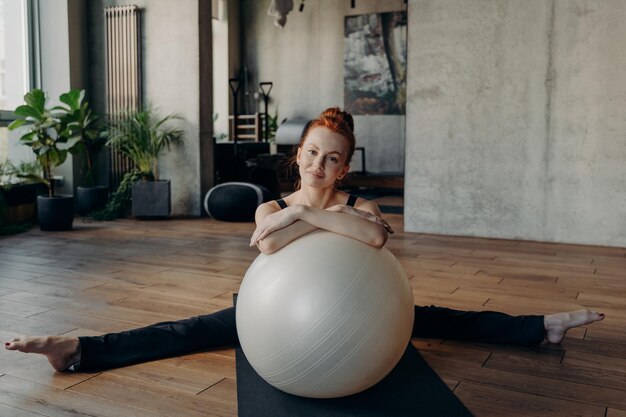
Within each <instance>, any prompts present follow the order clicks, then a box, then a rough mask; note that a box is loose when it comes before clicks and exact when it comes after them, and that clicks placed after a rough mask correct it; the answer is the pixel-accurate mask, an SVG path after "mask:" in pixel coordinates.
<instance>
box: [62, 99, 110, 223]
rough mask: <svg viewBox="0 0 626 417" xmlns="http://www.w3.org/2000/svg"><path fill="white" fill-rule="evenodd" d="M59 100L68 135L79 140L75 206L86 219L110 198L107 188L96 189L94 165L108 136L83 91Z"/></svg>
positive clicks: (97, 186)
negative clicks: (86, 216)
mask: <svg viewBox="0 0 626 417" xmlns="http://www.w3.org/2000/svg"><path fill="white" fill-rule="evenodd" d="M60 100H61V102H62V103H64V104H66V105H67V107H61V108H62V109H63V110H64V111H65V112H66V116H65V121H66V122H67V127H68V129H69V130H70V134H71V135H72V136H74V137H78V138H79V141H78V142H77V143H76V145H75V148H74V149H73V152H74V153H78V154H80V155H82V157H83V167H82V169H81V174H82V175H81V176H82V179H83V183H82V184H81V185H80V186H78V187H76V200H77V201H76V203H77V209H78V213H79V214H81V215H86V214H88V213H91V212H92V211H95V210H99V209H101V208H103V207H104V206H105V205H106V203H107V199H108V196H109V188H108V187H107V186H105V185H95V181H94V163H95V161H96V158H97V157H98V155H99V154H100V152H101V151H102V148H104V145H105V144H106V141H107V136H108V132H107V130H106V129H105V124H104V123H103V122H102V120H101V119H100V118H99V117H98V116H96V115H95V114H94V113H93V112H92V111H91V109H90V108H89V103H88V102H87V101H86V100H85V90H71V91H70V92H68V93H65V94H63V95H62V96H61V98H60Z"/></svg>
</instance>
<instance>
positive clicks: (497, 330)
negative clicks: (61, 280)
mask: <svg viewBox="0 0 626 417" xmlns="http://www.w3.org/2000/svg"><path fill="white" fill-rule="evenodd" d="M353 131H354V124H353V120H352V116H351V115H350V114H349V113H347V112H344V111H342V110H341V109H339V108H329V109H327V110H325V111H324V112H323V113H322V114H321V115H320V117H319V118H317V119H315V120H313V121H312V122H311V123H310V124H309V125H308V126H307V128H306V130H305V132H304V134H303V136H302V138H301V140H300V144H299V145H298V148H297V154H296V155H295V157H294V162H295V163H296V164H297V166H298V172H299V174H300V180H299V184H297V187H296V188H297V191H295V192H294V193H293V194H291V195H289V196H288V197H286V198H285V199H284V200H283V199H280V200H277V201H270V202H267V203H264V204H262V205H260V206H259V207H258V209H257V212H256V224H257V227H256V230H255V231H254V233H253V235H252V238H251V240H250V245H251V246H252V245H256V246H257V247H258V248H259V250H260V251H261V252H263V253H272V252H275V251H277V250H279V249H280V248H282V247H284V246H286V245H288V244H289V243H290V242H292V241H294V240H295V239H297V238H298V237H300V236H302V235H305V234H307V233H310V232H312V231H313V230H316V229H325V230H328V231H331V232H334V233H339V234H342V235H345V236H348V237H351V238H353V239H357V240H360V241H362V242H364V243H366V244H368V245H371V246H374V247H382V246H383V245H384V244H385V242H386V241H387V237H388V234H389V233H393V230H392V229H391V227H390V226H389V224H387V222H385V221H384V220H383V219H382V217H381V213H380V210H379V209H378V206H377V205H376V204H375V203H373V202H371V201H367V200H364V199H362V198H355V197H354V196H350V195H348V194H346V193H345V192H343V191H340V190H338V189H337V188H335V185H336V183H337V181H339V180H341V179H342V178H343V177H345V176H346V175H347V174H348V171H349V169H350V165H349V162H350V160H351V158H352V155H353V153H354V148H355V139H354V132H353ZM603 318H604V315H602V314H598V313H596V312H594V311H588V310H578V311H574V312H569V313H557V314H550V315H546V316H515V317H514V316H509V315H506V314H503V313H496V312H463V311H456V310H451V309H447V308H441V307H435V306H430V307H419V306H416V307H415V322H414V326H413V336H414V337H435V338H447V339H460V340H473V341H481V342H492V343H520V344H533V343H540V342H541V341H543V340H544V339H547V340H548V341H549V342H551V343H559V342H560V341H561V340H562V339H563V337H564V336H565V333H566V332H567V330H568V329H570V328H572V327H576V326H581V325H584V324H589V323H592V322H594V321H598V320H602V319H603ZM237 340H238V339H237V330H236V326H235V309H234V308H228V309H226V310H222V311H219V312H217V313H214V314H209V315H205V316H198V317H192V318H189V319H185V320H179V321H174V322H164V323H157V324H154V325H151V326H148V327H143V328H139V329H134V330H129V331H123V332H119V333H110V334H107V335H103V336H96V337H79V338H76V337H65V336H44V337H28V338H16V339H13V340H11V341H10V342H6V343H5V348H6V349H9V350H17V351H20V352H27V353H40V354H44V355H46V356H47V357H48V360H49V361H50V364H51V365H52V367H53V368H54V369H56V370H57V371H64V370H68V369H71V370H81V371H96V370H103V369H109V368H114V367H119V366H124V365H129V364H132V363H138V362H144V361H149V360H155V359H160V358H164V357H168V356H175V355H181V354H185V353H189V352H193V351H197V350H206V349H211V348H215V347H220V346H228V345H233V344H235V343H237Z"/></svg>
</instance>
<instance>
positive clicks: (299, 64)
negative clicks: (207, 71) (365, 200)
mask: <svg viewBox="0 0 626 417" xmlns="http://www.w3.org/2000/svg"><path fill="white" fill-rule="evenodd" d="M294 3H295V9H294V10H293V11H292V12H291V13H289V15H288V16H287V24H286V25H285V27H284V28H282V29H281V28H279V27H276V26H274V24H273V19H272V18H271V17H270V16H268V15H267V10H268V8H269V4H270V1H268V0H264V1H258V0H243V7H242V14H243V16H242V18H243V39H244V63H245V65H247V66H248V70H249V73H250V75H251V81H252V83H251V84H252V85H253V86H255V88H256V87H258V82H259V81H272V82H273V83H274V87H273V89H272V92H271V97H272V103H271V105H270V113H271V114H273V113H274V112H275V111H276V108H278V115H279V120H282V119H284V118H289V119H296V118H313V117H316V116H317V115H319V113H320V112H321V111H322V110H323V109H325V108H327V107H329V106H335V105H339V106H343V57H344V54H343V49H344V47H343V37H344V18H345V16H348V15H359V14H365V13H378V12H386V11H397V10H403V9H404V2H403V1H402V0H394V1H384V2H382V1H378V0H359V1H357V2H356V5H357V7H356V8H354V9H352V8H350V2H349V1H347V0H346V1H339V2H338V1H336V0H319V1H310V2H305V7H304V11H303V12H302V13H300V12H298V10H297V9H298V6H299V4H300V2H294ZM251 107H255V106H254V105H251ZM254 110H255V109H254V108H252V109H251V111H254ZM260 110H261V111H263V107H262V105H261V107H260ZM404 119H405V117H404V116H392V115H386V116H356V117H355V133H356V136H357V146H364V147H365V148H366V156H367V160H366V164H367V169H368V171H371V172H382V171H403V170H404Z"/></svg>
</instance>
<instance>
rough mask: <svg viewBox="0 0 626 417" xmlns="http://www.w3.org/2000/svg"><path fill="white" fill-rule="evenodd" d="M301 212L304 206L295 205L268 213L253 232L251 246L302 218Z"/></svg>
mask: <svg viewBox="0 0 626 417" xmlns="http://www.w3.org/2000/svg"><path fill="white" fill-rule="evenodd" d="M301 212H302V206H301V205H294V206H289V207H287V208H285V209H282V210H280V211H277V212H275V213H272V214H269V215H267V216H266V217H265V219H263V221H262V222H261V224H260V225H258V226H257V228H256V230H255V231H254V233H253V234H252V237H251V238H250V246H254V245H256V244H258V243H259V241H261V240H263V239H264V238H265V237H267V236H268V235H269V234H270V233H273V232H275V231H277V230H280V229H283V228H285V227H287V226H289V225H290V224H292V223H294V222H295V221H296V220H298V219H299V218H300V213H301Z"/></svg>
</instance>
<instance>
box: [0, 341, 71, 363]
mask: <svg viewBox="0 0 626 417" xmlns="http://www.w3.org/2000/svg"><path fill="white" fill-rule="evenodd" d="M4 347H5V349H8V350H17V351H20V352H24V353H39V354H42V355H46V357H47V358H48V361H49V362H50V365H52V367H53V368H54V369H56V370H57V371H66V370H67V368H69V367H70V366H71V365H73V364H75V363H77V362H78V361H80V342H79V341H78V338H77V337H66V336H43V337H24V338H15V339H13V340H11V341H9V342H6V343H5V344H4Z"/></svg>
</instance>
